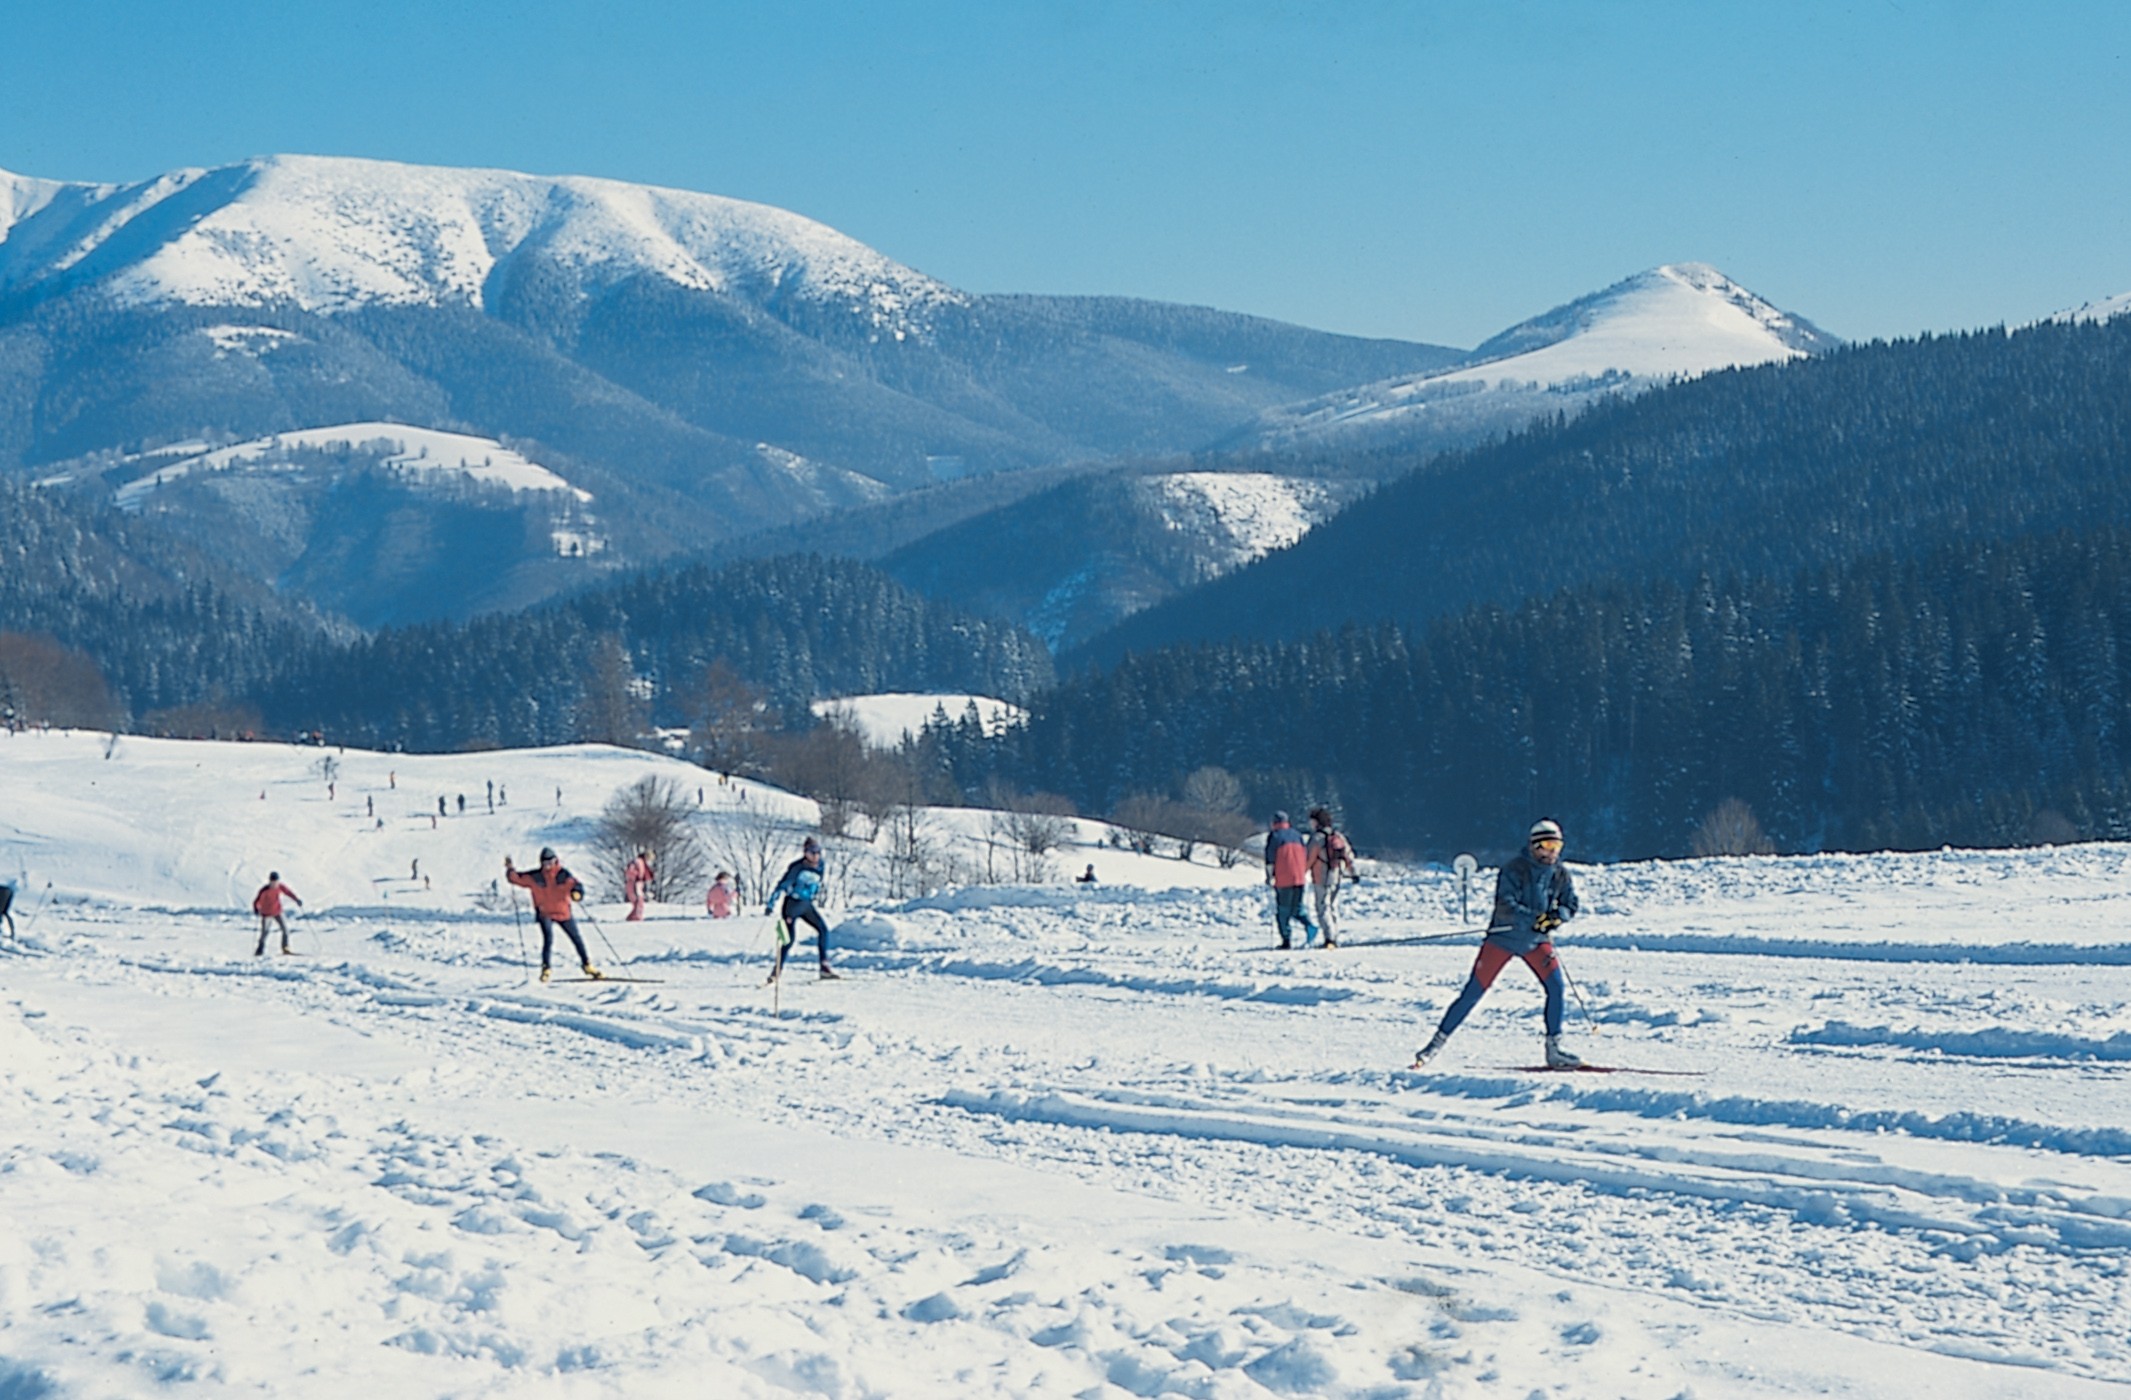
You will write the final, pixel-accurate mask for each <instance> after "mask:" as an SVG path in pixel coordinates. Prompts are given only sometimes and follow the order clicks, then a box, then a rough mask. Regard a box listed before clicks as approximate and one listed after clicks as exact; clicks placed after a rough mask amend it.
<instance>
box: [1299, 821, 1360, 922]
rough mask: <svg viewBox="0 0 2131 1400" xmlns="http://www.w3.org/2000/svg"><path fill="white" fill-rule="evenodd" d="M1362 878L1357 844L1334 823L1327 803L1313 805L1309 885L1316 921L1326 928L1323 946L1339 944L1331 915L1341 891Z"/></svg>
mask: <svg viewBox="0 0 2131 1400" xmlns="http://www.w3.org/2000/svg"><path fill="white" fill-rule="evenodd" d="M1359 878H1361V876H1360V872H1359V871H1357V870H1355V868H1354V848H1353V847H1352V846H1350V845H1349V844H1347V838H1346V837H1345V836H1343V835H1341V834H1340V832H1339V830H1338V829H1337V828H1336V827H1334V826H1333V825H1332V811H1331V809H1330V808H1328V807H1312V808H1310V889H1311V892H1312V893H1313V894H1315V895H1316V897H1317V899H1316V902H1317V925H1318V927H1320V928H1322V929H1323V930H1324V946H1325V947H1327V948H1337V947H1338V946H1339V939H1338V938H1337V937H1336V936H1335V935H1334V932H1333V928H1332V915H1333V912H1334V910H1335V909H1336V908H1337V906H1338V904H1339V892H1340V890H1341V889H1342V888H1343V887H1344V886H1345V884H1346V882H1347V881H1349V880H1356V879H1359Z"/></svg>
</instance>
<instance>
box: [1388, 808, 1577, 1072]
mask: <svg viewBox="0 0 2131 1400" xmlns="http://www.w3.org/2000/svg"><path fill="white" fill-rule="evenodd" d="M1577 908H1578V905H1577V902H1576V882H1575V881H1573V880H1571V879H1570V878H1569V872H1568V869H1567V867H1565V866H1564V865H1562V864H1561V826H1560V823H1558V822H1556V821H1554V820H1553V819H1551V818H1544V817H1543V818H1541V819H1540V820H1538V821H1536V822H1534V823H1532V831H1531V839H1530V843H1529V845H1527V846H1526V848H1525V849H1524V850H1523V851H1522V852H1520V853H1518V854H1517V855H1515V856H1512V857H1511V858H1510V859H1508V860H1507V861H1504V862H1503V864H1502V873H1501V874H1500V875H1498V876H1496V877H1495V912H1494V917H1493V918H1491V919H1489V920H1488V923H1487V938H1486V940H1485V941H1484V942H1482V943H1481V944H1480V955H1479V957H1477V958H1475V959H1474V960H1473V965H1472V975H1471V976H1470V977H1468V978H1466V980H1465V988H1464V990H1463V991H1461V992H1459V993H1458V999H1457V1000H1456V1001H1454V1002H1452V1003H1451V1004H1450V1009H1449V1010H1448V1011H1445V1012H1444V1013H1443V1020H1442V1023H1441V1024H1440V1025H1438V1026H1437V1027H1436V1031H1435V1036H1434V1037H1433V1038H1432V1039H1431V1040H1429V1042H1428V1043H1427V1044H1426V1045H1425V1046H1423V1047H1421V1049H1420V1051H1419V1053H1417V1054H1416V1055H1415V1056H1414V1057H1413V1067H1414V1068H1415V1069H1419V1068H1420V1067H1421V1066H1422V1065H1425V1064H1427V1063H1428V1062H1429V1061H1430V1060H1432V1059H1434V1058H1435V1056H1436V1054H1437V1052H1438V1051H1440V1050H1441V1049H1442V1048H1443V1045H1444V1042H1446V1041H1448V1040H1449V1039H1450V1035H1451V1032H1452V1031H1455V1030H1456V1029H1457V1028H1458V1026H1459V1024H1460V1023H1461V1022H1463V1021H1464V1019H1465V1017H1466V1016H1467V1015H1468V1014H1469V1013H1470V1012H1471V1011H1472V1009H1473V1008H1474V1007H1475V1006H1477V1005H1479V1004H1480V998H1481V997H1483V996H1485V995H1486V994H1487V989H1488V988H1489V987H1491V986H1493V985H1494V982H1495V977H1496V974H1498V973H1500V972H1501V971H1502V969H1503V968H1504V967H1506V966H1508V964H1509V960H1510V959H1511V958H1522V959H1524V961H1525V965H1526V966H1528V967H1530V968H1531V970H1532V972H1533V974H1534V975H1535V976H1537V977H1538V979H1539V984H1540V985H1541V986H1543V987H1544V988H1546V1063H1547V1067H1548V1068H1549V1069H1574V1068H1576V1067H1577V1066H1578V1065H1581V1064H1582V1063H1583V1061H1582V1060H1580V1059H1578V1058H1577V1057H1576V1056H1574V1055H1572V1054H1570V1053H1569V1052H1568V1051H1566V1050H1564V1049H1562V1048H1561V1015H1562V1005H1563V999H1564V996H1565V994H1566V991H1567V984H1566V979H1565V978H1564V977H1563V975H1562V971H1561V959H1560V958H1558V957H1556V956H1555V954H1554V944H1553V941H1552V937H1551V935H1552V934H1553V932H1554V930H1555V929H1557V928H1559V927H1561V925H1562V922H1563V921H1564V920H1566V919H1570V918H1573V917H1574V916H1575V914H1576V910H1577Z"/></svg>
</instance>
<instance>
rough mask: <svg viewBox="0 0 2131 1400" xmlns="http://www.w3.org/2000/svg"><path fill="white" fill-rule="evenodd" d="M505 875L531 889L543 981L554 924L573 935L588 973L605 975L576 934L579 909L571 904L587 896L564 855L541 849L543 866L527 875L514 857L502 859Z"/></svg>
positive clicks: (551, 953) (549, 848)
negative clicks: (537, 927)
mask: <svg viewBox="0 0 2131 1400" xmlns="http://www.w3.org/2000/svg"><path fill="white" fill-rule="evenodd" d="M503 878H504V879H506V880H508V881H510V882H511V883H512V884H514V885H516V886H518V887H519V888H520V889H523V890H527V891H530V892H531V894H532V896H533V917H534V918H535V919H537V920H538V921H539V923H540V980H541V981H543V982H545V981H547V980H548V977H549V969H548V964H549V961H550V960H551V959H552V958H553V957H554V954H555V926H556V925H557V924H560V925H562V931H563V932H564V933H567V934H568V935H570V942H571V943H572V944H573V945H575V946H576V948H577V961H578V964H579V965H580V966H582V967H583V968H584V970H585V976H587V977H590V978H592V979H593V980H594V981H597V980H598V979H599V978H601V977H604V976H606V974H605V973H603V972H601V971H600V970H599V969H598V968H596V967H594V966H592V958H591V955H590V954H588V953H586V952H585V941H584V939H582V938H580V937H579V936H578V933H577V911H576V910H575V909H574V908H572V907H571V906H572V905H573V904H574V903H576V902H577V901H579V900H582V899H583V898H584V897H585V887H584V886H583V885H580V884H579V883H577V877H576V876H575V875H572V874H571V873H570V872H569V871H567V870H565V869H563V868H562V858H561V857H560V856H558V855H556V854H555V848H554V847H552V846H542V847H541V848H540V868H539V869H538V870H536V871H534V872H533V873H532V874H530V875H528V874H526V873H525V872H524V871H522V870H520V869H519V868H518V867H517V866H515V865H513V864H511V858H510V857H509V856H505V857H504V858H503Z"/></svg>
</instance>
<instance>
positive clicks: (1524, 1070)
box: [1504, 1065, 1709, 1079]
mask: <svg viewBox="0 0 2131 1400" xmlns="http://www.w3.org/2000/svg"><path fill="white" fill-rule="evenodd" d="M1504 1068H1505V1069H1509V1070H1513V1071H1515V1072H1516V1073H1518V1074H1662V1075H1666V1076H1668V1077H1670V1078H1675V1079H1702V1078H1705V1077H1707V1076H1708V1074H1709V1071H1708V1070H1706V1069H1639V1068H1637V1067H1635V1066H1633V1065H1505V1066H1504Z"/></svg>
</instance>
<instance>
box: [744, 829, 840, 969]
mask: <svg viewBox="0 0 2131 1400" xmlns="http://www.w3.org/2000/svg"><path fill="white" fill-rule="evenodd" d="M825 883H826V882H825V879H824V877H823V875H822V869H821V843H820V842H819V841H816V840H815V839H814V838H813V837H811V836H809V837H808V838H807V839H806V841H805V842H804V843H803V844H802V845H801V846H800V848H799V859H797V860H795V861H793V862H792V863H791V864H790V865H788V866H786V867H785V868H784V878H783V879H781V880H779V881H778V882H777V887H776V888H775V889H773V890H771V891H770V897H769V902H768V903H767V904H765V905H764V906H763V908H762V912H763V913H765V914H768V913H772V912H774V913H775V914H776V915H777V925H778V927H777V965H776V966H775V967H774V968H772V969H771V970H770V981H772V982H774V981H776V980H777V979H778V978H779V977H781V976H783V975H784V955H785V953H786V951H787V950H788V949H790V948H791V946H792V943H793V940H794V929H795V927H796V925H798V924H801V923H806V924H811V925H813V928H814V943H815V947H816V948H817V949H818V950H819V952H820V955H821V957H820V962H821V975H822V976H823V977H824V978H827V979H828V980H830V981H834V980H835V979H836V977H837V972H836V970H835V969H834V968H832V967H830V966H829V925H828V921H827V920H825V919H823V918H822V917H821V910H819V909H818V908H816V907H815V901H817V900H819V899H820V898H821V891H822V887H823V885H824V884H825ZM779 899H782V900H783V901H784V907H783V908H781V909H780V908H778V906H777V901H778V900H779Z"/></svg>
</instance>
